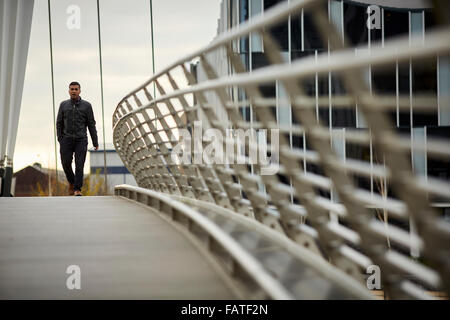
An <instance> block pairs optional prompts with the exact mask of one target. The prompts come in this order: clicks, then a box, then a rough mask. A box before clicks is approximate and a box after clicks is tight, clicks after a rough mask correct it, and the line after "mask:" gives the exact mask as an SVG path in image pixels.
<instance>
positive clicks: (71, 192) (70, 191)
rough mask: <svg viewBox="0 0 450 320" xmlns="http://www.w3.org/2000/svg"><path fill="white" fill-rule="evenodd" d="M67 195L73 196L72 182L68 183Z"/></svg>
mask: <svg viewBox="0 0 450 320" xmlns="http://www.w3.org/2000/svg"><path fill="white" fill-rule="evenodd" d="M69 196H73V184H72V183H69Z"/></svg>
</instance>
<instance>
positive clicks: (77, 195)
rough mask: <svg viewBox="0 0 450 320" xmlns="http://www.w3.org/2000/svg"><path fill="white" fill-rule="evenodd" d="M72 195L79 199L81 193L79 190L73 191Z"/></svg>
mask: <svg viewBox="0 0 450 320" xmlns="http://www.w3.org/2000/svg"><path fill="white" fill-rule="evenodd" d="M74 195H75V196H76V197H81V196H82V194H81V191H79V190H77V191H75V193H74Z"/></svg>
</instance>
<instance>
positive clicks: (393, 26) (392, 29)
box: [384, 9, 409, 39]
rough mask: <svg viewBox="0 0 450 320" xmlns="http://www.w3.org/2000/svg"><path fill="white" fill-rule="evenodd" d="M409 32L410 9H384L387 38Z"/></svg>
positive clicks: (385, 35)
mask: <svg viewBox="0 0 450 320" xmlns="http://www.w3.org/2000/svg"><path fill="white" fill-rule="evenodd" d="M408 33H409V18H408V11H394V10H386V9H385V10H384V37H385V39H387V38H390V37H393V36H397V35H401V34H403V35H407V34H408Z"/></svg>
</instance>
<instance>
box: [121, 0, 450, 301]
mask: <svg viewBox="0 0 450 320" xmlns="http://www.w3.org/2000/svg"><path fill="white" fill-rule="evenodd" d="M324 4H326V1H320V0H304V1H290V2H285V3H281V4H280V5H277V6H276V7H274V8H273V9H270V10H268V11H266V12H265V13H264V15H263V16H261V17H257V18H254V19H252V20H251V21H250V22H247V23H244V24H241V25H240V26H239V27H238V28H235V29H231V30H230V31H229V32H227V33H224V34H222V35H220V36H218V37H217V38H216V39H215V40H214V41H213V42H212V43H211V44H210V45H208V46H207V47H206V48H203V49H202V50H199V51H197V52H195V53H193V54H191V55H189V56H187V57H184V58H183V59H181V60H179V61H177V62H176V63H174V64H173V65H171V66H170V67H168V68H166V69H164V70H162V71H161V72H159V73H158V74H156V75H155V76H153V77H152V78H151V79H150V80H149V81H147V82H146V83H144V84H143V85H142V86H140V87H139V88H137V89H136V90H134V91H132V92H131V93H130V94H128V95H127V96H125V97H124V98H123V99H122V101H120V103H119V104H118V106H117V108H116V110H115V112H114V114H113V127H114V145H115V148H116V150H117V152H118V153H119V155H120V157H121V159H122V160H123V162H124V163H125V165H126V167H127V168H128V169H129V171H130V172H131V173H132V174H133V176H134V177H135V179H136V181H137V183H138V184H139V186H140V187H143V188H147V189H151V190H154V191H157V192H161V193H166V194H169V195H173V196H176V198H177V199H183V198H186V199H188V198H192V199H196V200H200V201H204V202H208V203H211V204H216V205H218V206H222V207H225V208H228V209H230V210H233V211H235V212H236V213H237V214H241V215H244V216H248V217H251V218H254V219H255V220H257V221H259V222H261V223H262V224H265V225H267V226H269V227H271V228H273V229H275V230H277V231H279V232H280V233H282V234H285V235H286V236H287V237H289V238H290V239H292V240H293V241H295V242H297V243H298V245H300V246H303V247H305V248H308V249H309V250H311V251H313V252H316V253H317V254H318V255H322V256H324V257H325V258H326V259H327V260H329V261H330V262H331V263H332V264H334V265H335V266H336V267H338V268H339V269H342V270H344V271H345V272H346V273H348V274H350V275H352V276H353V277H355V278H357V279H359V280H360V281H363V279H364V277H363V276H364V273H365V271H366V268H367V267H368V266H370V265H378V266H379V267H380V268H381V271H382V281H383V286H384V290H385V291H386V292H388V293H389V295H390V296H391V297H392V298H402V297H414V298H427V297H428V296H427V294H426V293H425V292H426V291H429V290H443V291H447V292H449V288H450V277H449V271H450V270H449V269H450V268H449V263H450V255H449V246H450V227H449V223H448V221H446V220H444V218H443V215H442V214H440V213H439V211H438V210H437V208H436V205H435V202H436V201H435V200H436V199H437V198H439V199H444V200H445V201H448V200H449V199H450V182H449V181H446V180H443V179H439V178H431V177H428V178H426V179H425V178H424V177H422V176H421V175H420V174H417V173H416V174H415V173H414V170H413V166H412V164H411V161H412V160H411V159H412V158H413V156H412V154H413V153H414V152H426V153H427V156H428V157H429V158H432V159H437V160H439V161H443V162H444V163H447V165H448V163H449V160H450V143H449V141H448V140H446V139H444V138H440V139H437V138H434V137H428V138H427V139H426V141H425V140H424V139H423V138H417V139H413V138H412V137H413V135H412V134H411V135H404V134H402V133H401V132H399V131H398V130H396V129H395V125H394V124H393V123H392V116H391V114H392V113H395V110H396V109H398V110H409V109H410V108H411V106H412V104H413V103H414V108H415V110H420V112H422V113H430V112H434V111H433V110H435V109H436V108H437V107H436V106H437V104H438V103H441V104H442V103H448V101H446V102H444V101H438V99H437V98H436V97H435V96H432V95H427V94H419V93H417V94H414V96H413V99H411V98H410V97H409V96H408V97H403V96H401V95H400V96H399V95H397V96H395V95H389V94H383V93H380V92H377V90H376V88H372V87H371V88H370V89H369V86H368V84H367V81H366V78H365V73H366V72H367V69H368V68H370V69H371V70H372V72H373V71H379V72H383V70H385V69H386V68H389V67H390V66H395V65H396V64H402V63H410V61H414V62H415V63H419V64H420V63H421V62H426V61H428V60H429V59H436V57H437V56H446V55H448V54H450V28H448V27H440V28H437V29H436V30H433V31H431V32H427V34H426V38H425V40H424V41H423V40H420V41H415V40H414V38H413V39H412V40H411V39H409V38H404V39H403V38H398V39H393V40H387V41H385V42H384V43H383V44H381V43H380V44H379V45H372V47H371V49H370V50H369V51H368V50H358V54H357V55H355V48H352V47H350V48H346V46H345V44H344V41H342V38H341V36H340V33H339V32H338V31H337V30H336V28H335V27H334V26H333V24H332V23H330V21H329V18H328V15H327V11H326V7H325V6H324ZM301 10H304V11H305V12H308V13H309V14H310V15H311V16H312V17H313V19H314V22H315V24H316V27H317V29H318V31H319V33H320V35H321V38H322V41H323V42H324V43H328V44H329V50H328V51H325V52H323V53H321V54H319V55H316V56H308V57H305V58H302V59H299V60H296V61H292V62H286V61H285V59H284V58H283V56H282V54H281V53H280V50H279V48H278V44H277V41H276V39H274V38H273V36H272V33H271V32H270V30H271V29H270V28H271V27H274V26H276V25H277V24H279V23H281V22H284V21H287V19H288V18H289V16H290V15H294V14H298V13H299V12H300V11H301ZM254 35H257V36H259V37H260V39H261V40H262V42H263V43H264V55H265V59H267V61H268V65H267V66H266V67H263V68H260V69H257V70H254V71H252V72H248V71H247V70H246V68H245V66H244V64H243V62H242V59H241V58H240V56H239V54H237V53H236V52H235V51H236V50H235V46H236V43H237V42H238V41H239V39H241V38H244V37H248V36H254ZM192 61H198V64H197V72H194V70H192V68H191V67H190V66H191V62H192ZM221 64H222V65H225V68H222V69H224V70H225V72H224V70H219V67H220V65H221ZM219 71H220V72H219ZM200 73H203V76H204V77H205V78H206V80H205V81H199V77H198V74H200ZM330 75H333V77H336V78H337V79H338V80H339V82H340V83H341V85H342V86H343V88H344V90H343V93H342V94H340V95H334V96H329V95H328V94H326V95H321V94H319V93H318V92H317V91H316V95H315V96H314V95H311V94H309V93H307V92H306V90H305V83H306V82H308V81H314V80H315V79H316V80H317V79H318V78H320V77H325V76H326V77H328V76H330ZM274 82H277V83H278V84H279V85H280V86H281V87H282V88H283V90H284V91H285V93H286V97H285V98H279V99H274V98H273V97H266V96H264V94H263V91H262V89H263V88H264V85H267V84H271V83H274ZM153 86H155V87H156V90H157V92H158V93H159V94H158V96H157V97H153V96H152V95H151V93H150V92H151V91H152V89H153ZM330 104H332V105H333V107H335V108H346V107H348V106H350V105H353V106H355V105H356V106H357V108H358V111H359V112H360V113H361V117H362V118H363V119H364V122H365V123H366V124H367V129H351V128H346V129H345V130H333V129H332V128H329V127H327V126H324V125H323V123H322V122H321V121H320V119H319V110H320V108H328V106H329V105H330ZM276 105H279V106H281V107H283V106H284V107H285V108H289V110H291V111H290V112H291V114H292V118H293V121H292V124H290V125H288V126H285V125H281V124H280V122H279V121H278V120H277V117H276V114H275V112H274V108H275V106H276ZM242 108H249V109H250V110H251V117H250V119H249V118H248V117H245V116H243V113H242V112H241V110H242ZM212 129H215V130H212ZM229 129H233V130H235V131H230V130H229ZM199 130H201V131H200V132H199ZM208 130H209V131H210V132H212V133H213V134H211V135H208V134H207V135H206V136H205V135H204V133H205V132H207V131H208ZM211 130H212V131H211ZM238 130H241V132H247V133H248V135H247V136H245V135H244V138H242V139H241V138H239V139H238V138H236V131H238ZM245 130H247V131H245ZM260 132H264V134H263V135H261V134H259V133H260ZM187 133H189V134H191V135H193V137H192V138H191V137H190V136H189V135H188V134H187ZM269 133H270V134H269ZM196 134H197V135H196ZM344 135H345V141H347V142H348V143H349V144H351V145H352V146H353V147H355V148H363V149H364V150H368V154H369V155H370V157H369V158H370V159H365V158H364V157H362V158H361V159H352V158H347V157H344V158H343V157H342V154H340V152H341V151H340V150H339V148H336V145H337V144H338V143H340V141H341V140H342V137H343V136H344ZM292 136H296V137H300V139H301V140H302V141H303V144H302V146H301V147H298V146H295V145H293V144H292ZM181 137H182V138H181ZM306 141H307V143H306ZM181 142H183V143H184V144H183V148H181V149H180V148H179V147H178V146H179V145H180V143H181ZM212 145H214V146H216V147H217V146H220V147H221V148H215V149H214V152H212V153H207V152H205V150H210V149H211V146H212ZM265 147H267V150H266V149H265ZM208 148H209V149H208ZM227 148H228V149H227ZM218 149H221V150H222V151H223V153H221V152H220V150H218ZM225 150H231V151H232V152H230V153H227V152H225ZM261 150H263V151H262V152H263V153H264V155H265V156H270V159H271V161H270V163H259V162H250V160H251V159H250V158H251V155H252V154H255V152H261ZM175 151H176V152H175ZM180 151H181V152H183V153H181V152H180ZM344 152H345V151H344ZM235 154H237V156H236V157H235ZM218 159H219V160H220V159H221V160H224V161H218ZM367 180H368V181H371V183H370V186H369V187H367V186H366V185H365V184H364V181H367ZM394 220H395V221H397V223H396V224H393V223H389V221H394ZM405 226H406V227H405ZM413 251H414V252H418V253H419V254H416V255H415V257H414V258H412V257H411V256H410V252H413Z"/></svg>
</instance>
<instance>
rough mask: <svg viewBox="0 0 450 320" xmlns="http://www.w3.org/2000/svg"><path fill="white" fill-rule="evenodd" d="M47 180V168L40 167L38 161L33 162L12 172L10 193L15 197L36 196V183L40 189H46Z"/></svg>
mask: <svg viewBox="0 0 450 320" xmlns="http://www.w3.org/2000/svg"><path fill="white" fill-rule="evenodd" d="M48 180H49V174H48V170H47V169H45V168H42V166H41V164H40V163H34V164H33V165H32V166H28V167H25V168H23V169H22V170H19V171H17V172H16V173H14V175H13V180H12V188H11V194H12V195H13V196H15V197H31V196H36V195H37V188H38V184H39V185H40V187H41V188H42V190H47V189H48Z"/></svg>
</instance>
